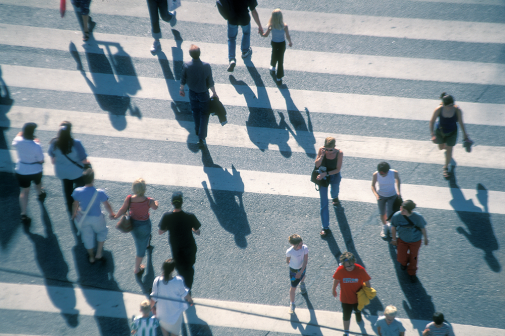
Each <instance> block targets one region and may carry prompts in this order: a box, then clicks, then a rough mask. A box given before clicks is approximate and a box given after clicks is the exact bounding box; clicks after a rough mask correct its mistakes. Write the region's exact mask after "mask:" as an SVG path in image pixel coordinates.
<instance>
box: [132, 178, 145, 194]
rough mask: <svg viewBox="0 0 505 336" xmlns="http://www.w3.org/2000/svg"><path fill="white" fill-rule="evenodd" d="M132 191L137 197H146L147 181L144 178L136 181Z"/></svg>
mask: <svg viewBox="0 0 505 336" xmlns="http://www.w3.org/2000/svg"><path fill="white" fill-rule="evenodd" d="M132 191H133V193H134V194H135V195H137V196H140V197H142V196H144V194H145V192H146V181H144V179H143V178H139V179H136V180H135V182H133V185H132Z"/></svg>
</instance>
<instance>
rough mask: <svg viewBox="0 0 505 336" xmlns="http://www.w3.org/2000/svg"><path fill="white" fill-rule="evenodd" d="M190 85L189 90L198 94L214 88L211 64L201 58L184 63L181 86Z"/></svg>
mask: <svg viewBox="0 0 505 336" xmlns="http://www.w3.org/2000/svg"><path fill="white" fill-rule="evenodd" d="M186 84H188V88H189V89H190V90H191V91H194V92H196V93H202V92H208V91H209V88H211V87H213V86H214V79H212V69H211V68H210V64H209V63H205V62H202V61H201V60H200V59H199V58H197V59H193V60H191V61H189V62H186V63H184V65H183V66H182V74H181V85H186Z"/></svg>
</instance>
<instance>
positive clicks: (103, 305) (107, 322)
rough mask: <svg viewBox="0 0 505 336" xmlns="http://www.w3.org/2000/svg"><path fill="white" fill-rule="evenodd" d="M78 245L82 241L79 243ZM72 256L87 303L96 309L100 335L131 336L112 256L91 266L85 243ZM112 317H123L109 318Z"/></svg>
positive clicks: (108, 254) (74, 250)
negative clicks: (115, 276)
mask: <svg viewBox="0 0 505 336" xmlns="http://www.w3.org/2000/svg"><path fill="white" fill-rule="evenodd" d="M76 241H78V240H77V239H76ZM72 252H73V255H74V263H75V265H76V271H77V276H78V280H77V281H78V283H79V285H80V287H81V288H82V293H83V295H84V297H85V299H86V301H87V303H88V304H89V306H90V307H92V308H93V309H95V314H94V318H95V321H96V323H97V326H98V329H99V330H100V335H102V336H106V335H107V336H108V335H129V334H130V325H129V319H128V316H127V315H126V308H125V305H124V301H123V292H122V291H121V289H120V288H119V285H118V284H117V282H116V280H115V279H114V257H113V256H112V253H111V252H110V251H106V250H104V251H103V257H102V261H96V262H95V263H94V264H90V263H89V260H88V252H87V251H86V249H85V248H84V245H83V244H82V243H77V244H76V245H75V246H74V247H73V248H72ZM104 290H105V291H107V292H104ZM111 303H112V306H111ZM112 310H113V312H112ZM111 313H114V315H115V316H121V317H109V316H110V315H111Z"/></svg>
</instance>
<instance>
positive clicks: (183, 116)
mask: <svg viewBox="0 0 505 336" xmlns="http://www.w3.org/2000/svg"><path fill="white" fill-rule="evenodd" d="M172 33H173V34H174V38H175V41H176V44H177V47H172V59H173V60H174V71H173V72H172V69H170V62H169V61H168V59H167V55H165V53H164V52H163V51H161V50H160V51H159V52H158V53H157V56H158V62H159V63H160V67H161V71H162V72H163V77H164V78H165V82H166V84H167V89H168V93H169V94H170V98H171V99H172V102H171V103H170V107H171V109H172V111H173V112H174V116H175V120H177V122H178V123H179V125H180V126H181V127H183V128H185V129H186V131H187V132H188V137H187V140H186V143H187V146H188V149H189V150H190V151H192V152H193V153H196V152H198V149H199V148H198V144H197V141H198V138H197V136H196V133H195V123H194V120H193V115H192V113H191V107H190V105H189V102H185V101H180V99H182V97H180V95H179V87H180V85H179V83H178V82H176V79H180V75H181V71H182V63H183V57H184V56H183V52H182V48H181V45H182V42H183V40H182V37H181V35H180V33H179V32H178V31H177V30H175V29H172ZM174 74H175V76H174Z"/></svg>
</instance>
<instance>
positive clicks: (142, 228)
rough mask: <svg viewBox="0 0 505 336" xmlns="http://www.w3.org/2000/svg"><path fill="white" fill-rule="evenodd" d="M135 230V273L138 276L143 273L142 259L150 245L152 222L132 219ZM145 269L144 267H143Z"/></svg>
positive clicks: (133, 232)
mask: <svg viewBox="0 0 505 336" xmlns="http://www.w3.org/2000/svg"><path fill="white" fill-rule="evenodd" d="M132 224H133V230H132V231H131V233H132V236H133V240H134V242H135V250H136V256H135V268H134V270H133V272H134V273H135V274H137V273H138V272H140V271H141V263H142V259H143V258H144V257H145V255H146V249H147V244H149V236H150V233H151V228H152V225H151V220H150V219H148V220H146V221H138V220H135V219H132ZM142 269H143V267H142Z"/></svg>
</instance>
